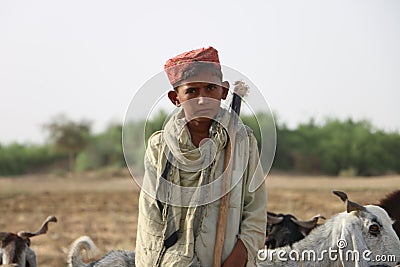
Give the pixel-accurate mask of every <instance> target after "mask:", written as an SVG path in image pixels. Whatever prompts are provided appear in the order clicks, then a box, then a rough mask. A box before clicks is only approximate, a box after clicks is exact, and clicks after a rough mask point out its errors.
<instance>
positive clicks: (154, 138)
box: [147, 130, 164, 148]
mask: <svg viewBox="0 0 400 267" xmlns="http://www.w3.org/2000/svg"><path fill="white" fill-rule="evenodd" d="M163 132H164V131H163V130H159V131H156V132H154V133H153V134H152V135H151V136H150V137H149V139H148V141H147V145H148V146H149V147H151V148H156V147H159V146H160V145H161V144H162V143H163Z"/></svg>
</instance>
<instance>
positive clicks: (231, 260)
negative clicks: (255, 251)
mask: <svg viewBox="0 0 400 267" xmlns="http://www.w3.org/2000/svg"><path fill="white" fill-rule="evenodd" d="M246 263H247V249H246V247H245V246H244V244H243V242H242V240H240V239H238V242H237V243H236V245H235V247H234V248H233V250H232V252H231V254H230V255H229V256H228V258H226V260H225V261H224V262H223V263H222V267H230V266H235V267H237V266H243V267H244V266H246Z"/></svg>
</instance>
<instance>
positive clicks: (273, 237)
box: [265, 212, 325, 249]
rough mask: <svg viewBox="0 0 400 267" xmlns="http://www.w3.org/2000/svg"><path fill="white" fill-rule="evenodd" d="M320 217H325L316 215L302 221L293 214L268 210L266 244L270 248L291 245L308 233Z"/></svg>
mask: <svg viewBox="0 0 400 267" xmlns="http://www.w3.org/2000/svg"><path fill="white" fill-rule="evenodd" d="M320 218H321V219H325V218H324V217H323V216H321V215H316V216H314V217H313V218H312V219H310V220H308V221H300V220H298V219H297V218H296V217H295V216H293V215H291V214H275V213H273V212H268V213H267V231H266V239H265V245H266V246H267V248H270V249H274V248H278V247H283V246H285V245H291V244H293V243H294V242H297V241H299V240H301V239H303V238H304V237H305V236H306V235H308V234H309V233H310V232H311V230H312V229H314V228H315V227H316V226H317V223H318V219H320Z"/></svg>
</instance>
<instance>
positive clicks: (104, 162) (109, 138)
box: [75, 125, 125, 171]
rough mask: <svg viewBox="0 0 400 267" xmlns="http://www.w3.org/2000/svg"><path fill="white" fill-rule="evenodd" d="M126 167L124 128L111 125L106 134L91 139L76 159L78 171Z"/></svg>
mask: <svg viewBox="0 0 400 267" xmlns="http://www.w3.org/2000/svg"><path fill="white" fill-rule="evenodd" d="M124 165H125V161H124V156H123V153H122V126H121V125H111V126H109V127H108V128H107V129H106V130H105V132H104V133H101V134H98V135H94V136H92V137H91V138H90V140H89V143H88V145H87V146H86V148H85V149H84V150H83V151H82V152H80V153H79V154H78V156H77V159H76V166H75V169H76V170H77V171H83V170H91V169H95V168H100V167H105V166H113V167H117V168H120V167H123V166H124Z"/></svg>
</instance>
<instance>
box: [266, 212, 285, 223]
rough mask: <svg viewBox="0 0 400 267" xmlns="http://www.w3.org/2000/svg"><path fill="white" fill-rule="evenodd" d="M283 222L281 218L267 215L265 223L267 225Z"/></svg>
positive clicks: (271, 214)
mask: <svg viewBox="0 0 400 267" xmlns="http://www.w3.org/2000/svg"><path fill="white" fill-rule="evenodd" d="M282 221H283V216H279V215H276V214H274V213H271V212H268V213H267V223H268V224H278V223H281V222H282Z"/></svg>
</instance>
